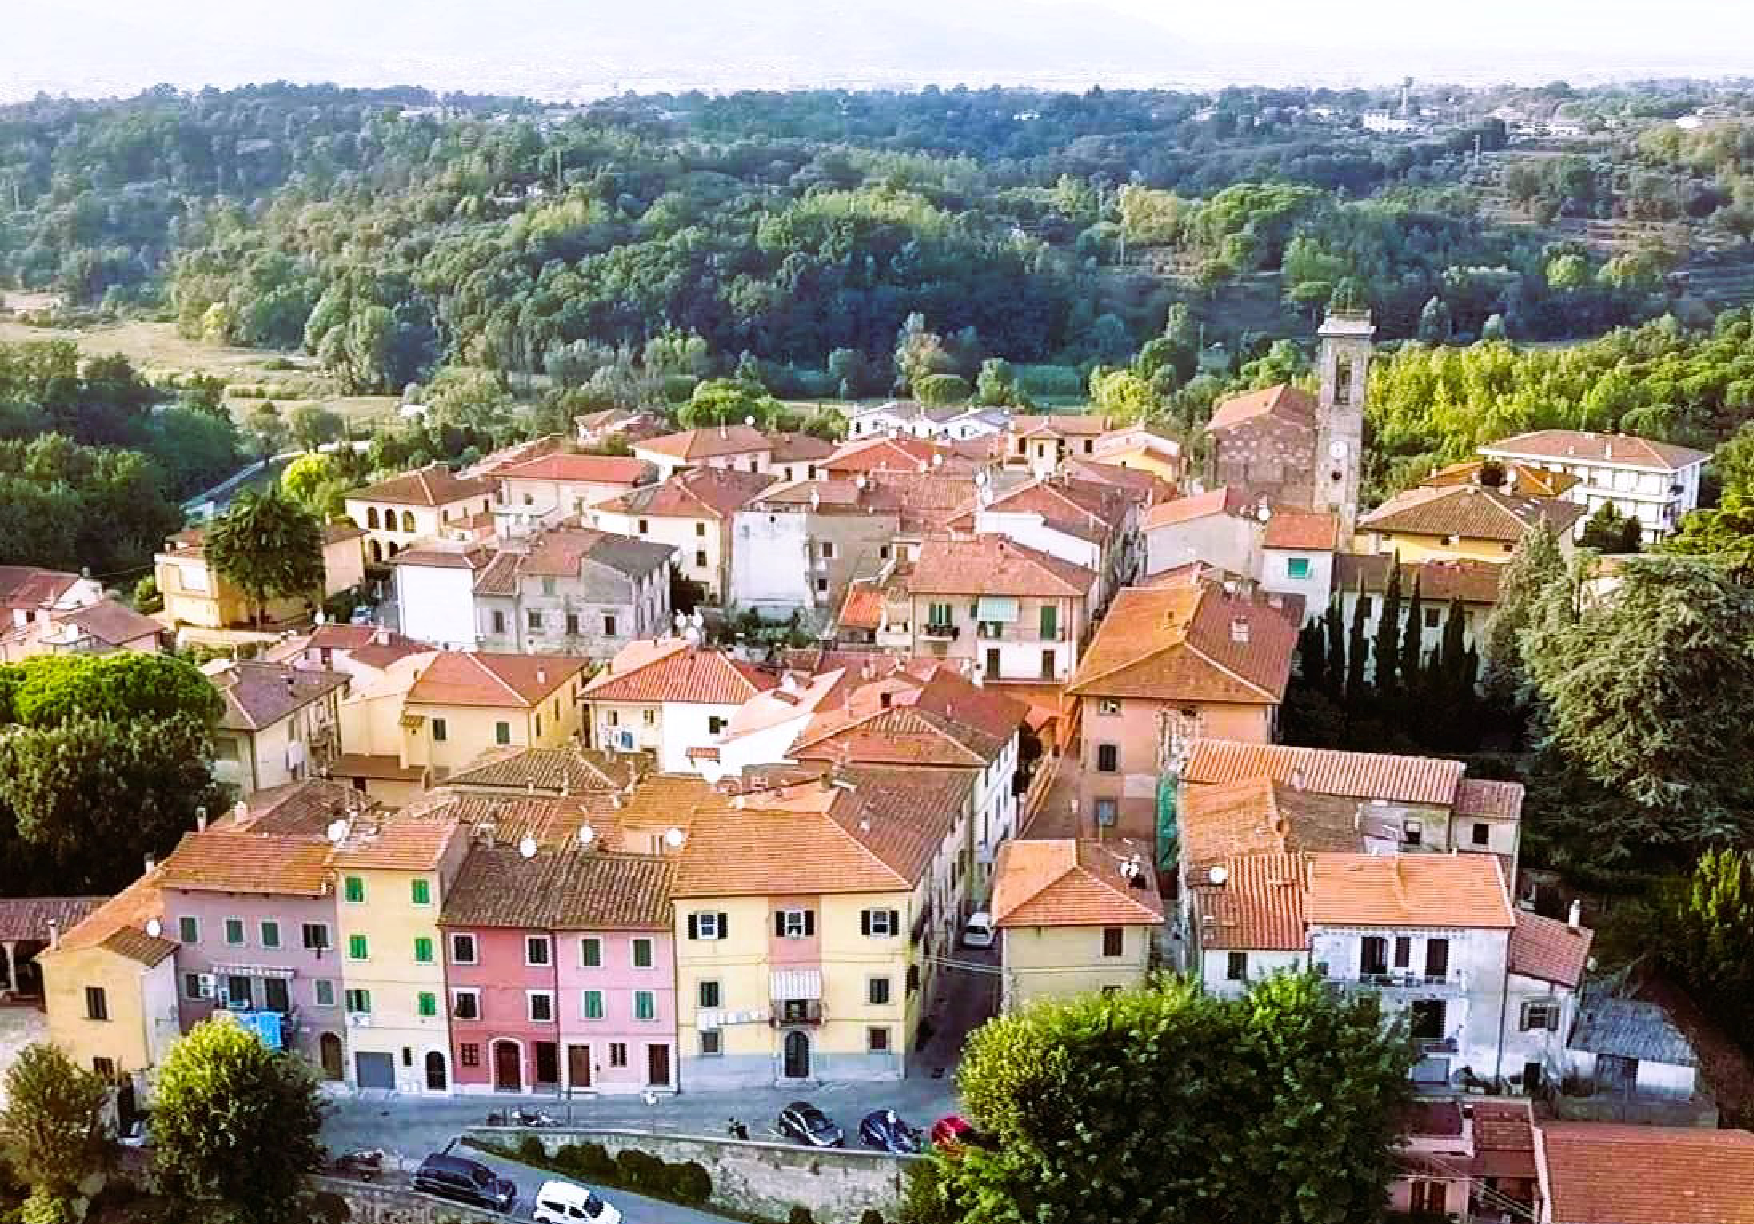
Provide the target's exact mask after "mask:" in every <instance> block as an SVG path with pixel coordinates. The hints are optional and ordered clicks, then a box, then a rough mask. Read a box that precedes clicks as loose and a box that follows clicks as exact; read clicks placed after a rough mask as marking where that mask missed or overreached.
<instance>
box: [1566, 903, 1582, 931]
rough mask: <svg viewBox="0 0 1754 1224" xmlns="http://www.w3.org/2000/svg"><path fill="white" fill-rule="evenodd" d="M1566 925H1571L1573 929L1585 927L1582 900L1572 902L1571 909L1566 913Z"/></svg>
mask: <svg viewBox="0 0 1754 1224" xmlns="http://www.w3.org/2000/svg"><path fill="white" fill-rule="evenodd" d="M1565 925H1566V926H1568V927H1570V928H1571V929H1572V930H1573V931H1581V930H1582V929H1583V902H1582V901H1573V902H1572V903H1571V910H1570V912H1568V913H1567V914H1566V915H1565Z"/></svg>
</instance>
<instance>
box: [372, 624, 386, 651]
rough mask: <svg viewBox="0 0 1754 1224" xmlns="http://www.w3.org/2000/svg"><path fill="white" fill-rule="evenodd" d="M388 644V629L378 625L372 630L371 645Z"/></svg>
mask: <svg viewBox="0 0 1754 1224" xmlns="http://www.w3.org/2000/svg"><path fill="white" fill-rule="evenodd" d="M389 644H390V631H389V630H388V629H385V628H383V627H381V626H380V627H379V628H377V629H374V630H372V645H373V646H388V645H389Z"/></svg>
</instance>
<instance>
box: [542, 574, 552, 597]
mask: <svg viewBox="0 0 1754 1224" xmlns="http://www.w3.org/2000/svg"><path fill="white" fill-rule="evenodd" d="M542 593H543V594H544V595H550V596H551V595H553V594H554V579H552V578H544V579H543V580H542Z"/></svg>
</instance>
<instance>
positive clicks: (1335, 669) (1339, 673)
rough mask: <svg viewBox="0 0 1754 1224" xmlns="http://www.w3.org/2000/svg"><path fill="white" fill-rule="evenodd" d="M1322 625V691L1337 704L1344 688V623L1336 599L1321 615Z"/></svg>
mask: <svg viewBox="0 0 1754 1224" xmlns="http://www.w3.org/2000/svg"><path fill="white" fill-rule="evenodd" d="M1322 624H1323V627H1324V628H1325V629H1326V630H1327V635H1328V648H1327V650H1326V651H1325V652H1324V653H1325V654H1326V656H1327V657H1326V659H1325V663H1326V674H1325V675H1323V677H1322V691H1323V692H1324V693H1326V694H1327V695H1328V698H1329V699H1330V700H1332V701H1334V702H1336V703H1337V702H1338V701H1339V700H1340V698H1341V696H1342V695H1343V693H1344V690H1345V686H1346V621H1345V618H1344V617H1343V616H1342V615H1341V612H1340V601H1339V600H1338V599H1336V600H1334V601H1332V602H1331V603H1329V604H1328V610H1327V611H1326V612H1325V613H1323V614H1322Z"/></svg>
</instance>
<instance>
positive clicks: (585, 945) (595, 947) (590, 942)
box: [579, 935, 603, 969]
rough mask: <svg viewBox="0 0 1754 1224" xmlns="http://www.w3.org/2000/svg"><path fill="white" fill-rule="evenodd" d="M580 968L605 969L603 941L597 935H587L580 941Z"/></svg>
mask: <svg viewBox="0 0 1754 1224" xmlns="http://www.w3.org/2000/svg"><path fill="white" fill-rule="evenodd" d="M579 967H580V968H582V969H601V968H602V967H603V941H602V940H601V939H598V938H597V937H596V936H595V935H587V936H585V937H584V938H583V939H581V940H579Z"/></svg>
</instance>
